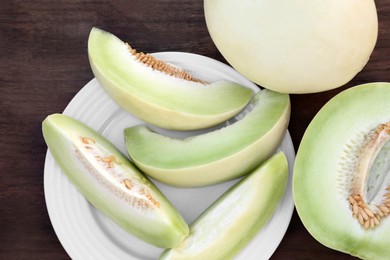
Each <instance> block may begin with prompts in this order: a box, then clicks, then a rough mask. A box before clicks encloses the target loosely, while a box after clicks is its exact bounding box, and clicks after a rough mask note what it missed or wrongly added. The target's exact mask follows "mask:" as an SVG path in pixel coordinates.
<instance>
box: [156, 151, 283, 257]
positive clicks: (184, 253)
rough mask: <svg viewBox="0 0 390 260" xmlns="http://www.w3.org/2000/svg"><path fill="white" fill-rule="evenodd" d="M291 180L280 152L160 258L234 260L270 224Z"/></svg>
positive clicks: (237, 185)
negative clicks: (177, 244)
mask: <svg viewBox="0 0 390 260" xmlns="http://www.w3.org/2000/svg"><path fill="white" fill-rule="evenodd" d="M287 181H288V164H287V159H286V157H285V155H284V154H283V152H278V153H277V154H276V155H274V156H273V157H272V158H270V159H269V160H268V161H266V162H264V163H263V164H262V165H260V166H259V167H257V168H256V169H255V170H254V171H253V172H252V173H250V174H249V175H248V176H246V177H245V178H243V179H242V180H241V181H240V182H238V183H237V184H236V185H234V186H233V187H232V188H230V189H229V190H228V191H226V192H225V193H224V194H223V195H222V196H221V197H220V198H218V199H217V200H216V201H215V202H214V203H213V204H212V205H211V206H210V207H209V208H207V209H206V210H205V211H204V212H203V213H201V215H200V216H199V217H198V218H197V219H196V220H195V221H194V222H193V223H192V224H191V225H190V234H189V235H188V236H187V237H186V239H185V240H183V242H182V243H181V244H180V245H179V246H177V247H175V248H172V249H170V250H166V251H165V252H163V254H162V255H161V256H160V259H164V260H168V259H170V260H173V259H177V260H179V259H185V260H191V259H213V260H218V259H221V260H222V259H233V257H234V256H235V255H237V254H238V253H239V252H240V251H241V250H242V249H243V248H244V247H245V246H246V245H247V244H248V243H249V242H250V240H251V239H252V238H253V237H254V236H255V234H256V233H257V232H258V231H259V230H260V229H261V228H262V227H264V226H265V225H266V224H267V223H268V221H269V220H270V218H271V217H272V215H273V214H274V212H275V210H276V208H277V206H278V205H279V203H280V201H281V199H282V198H283V195H284V193H285V190H286V185H287Z"/></svg>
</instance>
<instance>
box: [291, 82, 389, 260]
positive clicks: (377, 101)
mask: <svg viewBox="0 0 390 260" xmlns="http://www.w3.org/2000/svg"><path fill="white" fill-rule="evenodd" d="M389 101H390V84H389V83H371V84H365V85H361V86H356V87H353V88H351V89H348V90H346V91H344V92H342V93H340V94H339V95H337V96H336V97H334V98H333V99H332V100H331V101H329V102H328V103H327V104H326V105H325V106H324V107H323V108H322V109H321V110H320V112H319V113H318V114H317V115H316V116H315V118H314V119H313V121H312V122H311V123H310V125H309V127H308V128H307V130H306V132H305V134H304V137H303V139H302V142H301V145H300V147H299V149H298V153H297V157H296V162H295V167H294V175H293V176H294V177H293V194H294V201H295V205H296V209H297V211H298V214H299V216H300V218H301V220H302V222H303V224H304V225H305V227H306V228H307V229H308V231H309V232H310V233H311V234H312V235H313V237H315V238H316V239H317V240H318V241H319V242H321V243H323V244H324V245H326V246H328V247H330V248H333V249H336V250H339V251H342V252H345V253H349V254H351V255H354V256H358V257H360V258H365V259H389V256H390V247H389V245H390V235H389V234H390V217H384V218H382V219H381V220H380V223H379V225H377V226H375V227H374V228H368V229H365V228H364V227H363V226H362V225H361V224H360V223H359V221H358V220H357V218H354V217H353V215H352V207H351V205H350V203H349V198H348V196H349V190H348V184H349V183H350V182H351V180H354V179H356V176H354V178H349V177H348V176H345V174H346V173H347V172H348V171H347V170H346V169H348V167H349V165H351V163H349V162H350V161H352V160H353V159H354V158H355V157H354V156H351V157H348V156H346V152H348V151H350V150H351V149H352V148H351V147H358V145H359V143H360V141H359V140H361V136H364V135H366V134H367V133H369V132H370V131H371V130H372V129H375V128H376V127H378V125H380V124H385V123H387V122H389V121H390V110H389ZM359 136H360V137H359ZM388 150H389V145H388V142H387V143H386V144H385V145H384V148H383V150H381V151H380V152H379V155H378V156H377V159H376V160H375V163H374V166H375V164H377V165H376V166H375V167H372V168H371V170H370V173H369V174H371V175H373V174H374V175H376V176H378V177H380V180H381V182H383V184H384V185H385V186H386V185H387V186H390V174H389V172H388V167H389V159H388V156H384V154H388ZM374 159H375V158H374ZM378 161H382V162H381V164H378ZM380 171H382V172H381V173H379V172H380ZM367 178H368V179H367V182H368V183H370V184H374V185H378V182H374V181H373V180H371V178H370V177H367ZM382 186H383V185H382ZM382 189H383V187H382ZM370 197H373V195H372V194H371V195H370ZM370 200H371V199H370ZM381 200H382V201H383V200H384V199H383V198H381V195H380V194H379V195H378V198H377V201H381ZM389 205H390V204H389Z"/></svg>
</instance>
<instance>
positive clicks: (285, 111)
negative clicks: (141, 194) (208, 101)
mask: <svg viewBox="0 0 390 260" xmlns="http://www.w3.org/2000/svg"><path fill="white" fill-rule="evenodd" d="M254 100H259V101H258V103H257V105H255V107H254V108H253V110H252V111H251V112H249V113H248V114H247V115H246V116H245V117H244V118H243V119H241V120H239V121H237V122H235V123H234V124H232V125H229V126H227V127H225V128H222V129H219V130H216V131H213V132H209V133H206V134H203V135H199V136H194V137H190V138H187V139H185V140H181V139H174V138H169V137H166V136H163V135H160V134H157V133H154V132H152V131H150V130H149V129H148V128H146V127H145V126H142V125H140V126H135V127H131V128H127V129H126V130H125V139H126V148H127V151H128V153H129V155H130V156H131V158H132V160H133V161H134V163H135V164H136V165H137V166H138V167H139V168H140V169H142V170H143V171H144V172H145V173H146V174H148V175H149V176H151V177H153V178H155V179H157V180H159V181H161V182H164V183H167V184H169V185H173V186H178V187H197V186H205V185H211V184H215V183H219V182H223V181H227V180H231V179H234V178H237V177H239V176H243V175H245V174H247V173H248V172H249V171H251V170H253V169H254V168H255V167H256V166H258V165H259V164H260V163H261V162H263V161H265V160H266V159H268V158H269V157H270V156H272V154H273V153H274V152H275V150H276V149H277V147H278V146H279V145H280V143H281V141H282V140H283V137H284V135H285V133H286V129H287V125H288V122H289V118H290V100H289V96H288V95H287V94H280V93H277V92H273V91H269V90H262V91H261V92H260V93H258V94H256V96H255V97H254Z"/></svg>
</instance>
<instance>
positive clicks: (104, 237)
mask: <svg viewBox="0 0 390 260" xmlns="http://www.w3.org/2000/svg"><path fill="white" fill-rule="evenodd" d="M154 55H155V56H156V57H157V58H159V59H162V60H165V61H167V62H169V63H172V64H175V65H177V66H180V67H182V68H184V69H186V70H187V71H189V72H190V73H191V74H192V75H194V76H195V77H197V78H201V79H203V80H206V81H210V82H211V81H214V80H217V79H226V80H232V81H236V82H238V83H240V84H242V85H244V86H247V87H250V88H252V89H254V90H255V91H257V90H258V87H257V86H256V85H254V84H253V83H252V82H250V81H248V80H247V79H245V78H244V77H243V76H241V75H240V74H238V73H237V72H236V71H235V70H233V69H232V68H231V67H229V66H227V65H225V64H223V63H221V62H218V61H216V60H213V59H210V58H207V57H204V56H200V55H195V54H189V53H177V52H166V53H156V54H154ZM64 114H67V115H69V116H72V117H73V118H76V119H78V120H80V121H82V122H84V123H85V124H87V125H89V126H90V127H92V128H94V129H95V130H97V131H98V132H100V133H102V134H103V136H105V137H106V138H107V139H109V140H110V141H111V142H113V143H114V144H115V145H116V146H117V147H118V148H119V149H120V150H121V151H122V152H123V153H124V154H126V155H127V153H126V149H125V142H124V136H123V130H124V128H126V127H130V126H133V125H136V124H143V123H144V122H142V121H141V120H139V119H138V118H136V117H134V116H133V115H131V114H128V113H126V112H124V111H123V110H121V109H120V108H119V107H118V106H117V105H116V104H115V103H114V102H113V101H112V100H111V99H110V98H109V97H108V96H107V95H106V93H105V92H104V91H103V90H102V88H101V87H100V86H99V83H98V82H97V80H96V79H93V80H91V81H90V82H89V83H88V84H87V85H86V86H85V87H84V88H82V89H81V91H80V92H79V93H78V94H77V95H76V96H75V97H74V98H73V100H72V101H71V102H70V103H69V105H68V106H67V107H66V109H65V110H64ZM154 130H156V131H159V132H160V133H163V134H167V135H171V136H177V137H179V136H180V137H182V136H188V135H194V134H199V133H200V132H204V130H203V131H193V132H186V133H183V132H178V131H167V130H162V129H158V128H154ZM207 131H210V129H209V130H207ZM279 149H281V150H282V151H284V153H285V154H286V156H287V158H288V162H289V169H290V172H289V182H288V187H287V191H286V194H285V196H284V198H283V200H282V202H281V203H280V205H279V207H278V209H277V211H276V212H275V214H274V216H273V217H272V219H271V220H270V222H269V223H268V224H267V226H266V227H265V228H263V229H262V230H261V231H260V232H259V233H258V235H257V236H256V237H255V238H254V239H253V241H252V242H251V243H250V244H249V245H248V246H247V247H246V248H245V249H244V250H243V251H242V252H241V253H240V254H239V255H238V256H237V259H242V260H244V259H268V258H270V256H271V255H272V254H273V252H274V251H275V250H276V248H277V247H278V245H279V243H280V241H281V240H282V238H283V236H284V234H285V232H286V230H287V227H288V225H289V223H290V220H291V216H292V212H293V209H294V203H293V199H292V188H291V180H292V167H293V163H294V160H295V152H294V148H293V144H292V141H291V137H290V135H289V133H287V135H286V137H285V139H284V141H283V143H282V145H281V147H280V148H279ZM44 171H45V172H44V190H45V199H46V205H47V208H48V212H49V216H50V219H51V222H52V225H53V227H54V230H55V232H56V234H57V236H58V239H59V240H60V242H61V244H62V245H63V247H64V248H65V250H66V252H67V253H68V254H69V256H70V257H71V258H72V259H75V260H77V259H82V260H87V259H91V260H92V259H93V260H97V259H110V260H114V259H157V258H158V256H159V254H160V253H161V252H162V249H160V248H156V247H154V246H151V245H149V244H147V243H145V242H143V241H140V240H138V239H137V238H135V237H133V236H132V235H130V234H128V233H126V232H125V231H124V230H122V229H121V228H120V227H118V226H117V225H116V224H115V223H114V222H112V221H111V220H110V219H108V218H107V217H105V216H104V215H102V214H101V213H100V212H99V211H97V210H96V209H95V208H93V207H92V206H91V205H90V204H89V203H88V202H87V201H86V200H85V199H84V197H83V196H82V195H81V194H80V193H79V192H78V191H77V190H76V188H75V187H74V186H73V185H72V184H71V183H70V182H69V181H68V179H67V178H66V176H65V175H64V174H63V173H62V172H61V170H60V169H59V168H58V166H57V165H56V163H55V161H54V159H53V157H52V156H51V154H50V152H49V151H48V152H47V155H46V161H45V169H44ZM154 182H155V183H156V185H157V186H158V187H159V188H160V189H161V191H162V192H163V193H164V194H165V195H166V196H167V198H168V199H169V200H170V201H171V202H172V203H173V205H174V206H175V207H176V208H177V209H178V210H179V212H181V214H182V215H183V217H184V218H185V220H186V221H187V222H188V223H191V222H192V221H193V220H194V219H195V218H196V217H197V216H198V215H199V214H200V213H201V212H202V211H203V210H204V209H206V208H207V207H208V206H209V205H210V204H211V203H212V202H213V201H214V200H215V199H217V198H218V197H219V196H220V195H221V194H222V193H223V192H224V191H225V190H227V189H228V188H229V187H230V186H231V185H233V184H234V183H236V181H230V182H227V183H223V184H218V185H214V186H210V187H204V188H191V189H183V188H174V187H170V186H167V185H164V184H162V183H159V182H157V181H154Z"/></svg>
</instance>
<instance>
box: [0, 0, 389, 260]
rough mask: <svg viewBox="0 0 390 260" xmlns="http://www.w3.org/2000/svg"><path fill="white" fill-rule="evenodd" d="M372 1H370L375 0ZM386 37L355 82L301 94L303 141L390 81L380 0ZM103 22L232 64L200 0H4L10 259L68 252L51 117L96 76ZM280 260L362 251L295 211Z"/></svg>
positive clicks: (295, 134)
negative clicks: (347, 102) (57, 214)
mask: <svg viewBox="0 0 390 260" xmlns="http://www.w3.org/2000/svg"><path fill="white" fill-rule="evenodd" d="M367 1H369V0H367ZM376 2H377V8H378V15H379V38H378V42H377V45H376V48H375V50H374V52H373V54H372V56H371V59H370V60H369V62H368V64H367V66H366V67H365V68H364V69H363V71H361V72H360V73H359V74H358V75H357V76H356V77H355V78H354V79H353V80H352V81H351V82H349V83H348V84H346V85H345V86H343V87H341V88H338V89H336V90H332V91H327V92H323V93H318V94H306V95H291V102H292V115H291V123H290V125H289V131H290V133H291V136H292V139H293V143H294V146H295V149H297V148H298V146H299V143H300V141H301V138H302V136H303V133H304V131H305V129H306V127H307V125H308V124H309V122H310V121H311V119H312V118H313V116H314V115H315V114H316V113H317V112H318V110H319V109H320V108H321V107H322V106H323V105H324V104H325V103H326V102H327V101H328V100H329V99H330V98H332V97H333V96H334V95H336V94H337V93H339V92H340V91H342V90H344V89H346V88H348V87H351V86H353V85H356V84H360V83H366V82H372V81H389V82H390V59H389V57H390V1H389V0H382V1H376ZM93 26H99V27H101V28H104V29H106V30H108V31H110V32H112V33H114V34H117V35H118V36H120V37H121V38H123V39H126V40H127V41H129V42H131V43H132V45H133V46H134V47H136V48H138V49H142V50H143V51H144V52H159V51H184V52H193V53H198V54H201V55H205V56H209V57H211V58H214V59H217V60H220V61H223V62H224V59H223V58H222V56H221V55H220V53H219V52H218V50H217V49H216V48H215V46H214V44H213V42H212V41H211V38H210V36H209V34H208V31H207V28H206V25H205V21H204V15H203V3H202V1H199V0H198V1H196V0H180V1H179V0H165V1H162V0H160V1H158V0H148V1H144V0H132V1H119V0H118V1H108V0H105V1H104V0H102V1H88V0H83V1H71V0H63V1H43V0H37V1H17V0H11V1H5V0H2V1H1V3H0V51H1V54H0V87H1V92H0V100H1V102H0V115H1V117H0V118H1V125H0V136H1V142H0V151H1V152H0V167H1V169H0V259H41V260H42V259H68V258H69V257H68V255H67V254H66V252H65V250H64V249H63V248H62V246H61V244H60V243H59V241H58V239H57V237H56V235H55V233H54V231H53V228H52V225H51V223H50V219H49V216H48V213H47V209H46V205H45V198H44V192H43V167H44V161H45V153H46V149H47V147H46V144H45V142H44V140H43V138H42V134H41V122H42V120H43V119H44V118H45V117H46V116H47V115H49V114H52V113H56V112H61V111H63V109H64V108H65V107H66V105H67V104H68V102H69V101H70V100H71V99H72V97H73V96H74V95H75V94H76V93H77V92H78V91H79V90H80V89H81V88H82V87H83V86H84V85H85V84H86V83H87V82H88V81H89V80H90V79H92V78H93V74H92V72H91V69H90V66H89V62H88V57H87V38H88V33H89V31H90V29H91V28H92V27H93ZM272 259H353V258H352V257H350V256H347V255H345V254H342V253H339V252H336V251H333V250H330V249H328V248H326V247H324V246H322V245H321V244H320V243H318V242H317V241H316V240H314V239H313V238H312V237H311V236H310V235H309V233H308V232H307V231H306V229H305V228H304V226H303V225H302V223H301V221H300V219H299V217H298V215H297V214H296V212H294V215H293V218H292V220H291V224H290V226H289V228H288V230H287V233H286V235H285V237H284V239H283V241H282V242H281V244H280V246H279V248H278V249H277V250H276V252H275V254H274V255H273V257H272Z"/></svg>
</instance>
